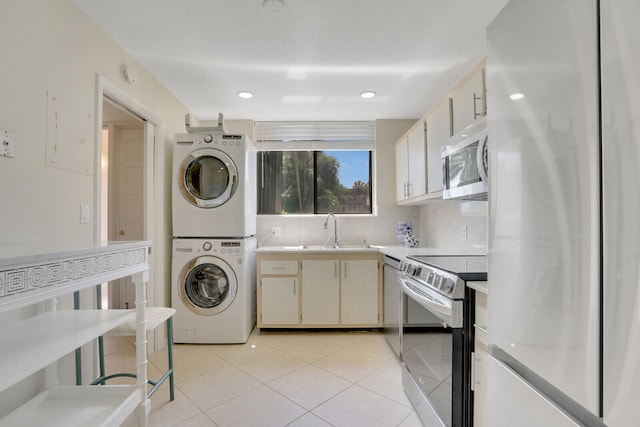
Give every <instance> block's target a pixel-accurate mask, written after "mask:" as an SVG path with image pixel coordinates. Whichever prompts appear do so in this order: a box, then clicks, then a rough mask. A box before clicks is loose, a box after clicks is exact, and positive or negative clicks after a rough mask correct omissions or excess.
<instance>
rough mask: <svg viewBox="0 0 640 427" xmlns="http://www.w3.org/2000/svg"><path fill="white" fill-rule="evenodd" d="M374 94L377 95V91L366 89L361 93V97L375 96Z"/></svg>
mask: <svg viewBox="0 0 640 427" xmlns="http://www.w3.org/2000/svg"><path fill="white" fill-rule="evenodd" d="M374 96H376V93H375V92H373V91H370V90H368V91H365V92H362V93H361V94H360V97H361V98H364V99H369V98H373V97H374Z"/></svg>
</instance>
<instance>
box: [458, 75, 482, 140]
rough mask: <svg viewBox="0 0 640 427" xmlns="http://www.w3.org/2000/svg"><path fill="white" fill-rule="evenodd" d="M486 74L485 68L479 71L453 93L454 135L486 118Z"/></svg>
mask: <svg viewBox="0 0 640 427" xmlns="http://www.w3.org/2000/svg"><path fill="white" fill-rule="evenodd" d="M484 73H485V71H484V68H483V69H481V70H478V72H476V73H474V74H473V75H471V76H470V77H469V80H467V81H466V82H465V83H464V84H463V85H462V86H460V87H459V88H458V89H456V90H455V91H454V92H453V133H454V135H455V134H457V133H459V132H461V131H462V130H464V129H465V128H466V127H468V126H469V125H472V124H473V123H474V122H475V121H476V120H478V119H481V118H482V117H484V116H486V105H487V102H486V92H485V82H484V75H485V74H484Z"/></svg>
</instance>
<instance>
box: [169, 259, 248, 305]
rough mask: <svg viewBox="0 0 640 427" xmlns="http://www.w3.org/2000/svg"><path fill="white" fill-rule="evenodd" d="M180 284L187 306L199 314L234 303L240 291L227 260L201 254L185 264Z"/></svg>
mask: <svg viewBox="0 0 640 427" xmlns="http://www.w3.org/2000/svg"><path fill="white" fill-rule="evenodd" d="M177 286H178V294H179V295H180V299H181V300H182V303H183V304H184V306H185V307H187V308H188V309H189V310H191V311H192V312H194V313H196V314H199V315H202V316H211V315H214V314H218V313H222V312H223V311H224V310H226V309H227V308H228V307H229V306H230V305H231V303H232V302H233V300H234V299H235V297H236V293H237V291H238V280H237V278H236V275H235V272H234V271H233V269H232V268H231V266H230V265H229V264H227V263H226V262H225V261H223V260H221V259H220V258H217V257H214V256H201V257H198V258H195V259H193V260H191V261H189V262H188V263H187V264H186V265H185V266H184V267H183V268H182V270H181V271H180V276H179V277H178V284H177Z"/></svg>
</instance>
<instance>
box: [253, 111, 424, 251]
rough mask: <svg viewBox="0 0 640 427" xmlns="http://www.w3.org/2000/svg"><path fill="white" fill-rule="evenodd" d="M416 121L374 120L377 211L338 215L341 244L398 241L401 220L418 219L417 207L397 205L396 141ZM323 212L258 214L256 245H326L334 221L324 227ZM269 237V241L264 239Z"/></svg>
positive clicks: (389, 242) (390, 242) (331, 233)
mask: <svg viewBox="0 0 640 427" xmlns="http://www.w3.org/2000/svg"><path fill="white" fill-rule="evenodd" d="M415 122H416V121H415V120H376V156H375V162H376V171H375V172H376V175H375V177H374V182H375V191H376V198H377V206H378V214H377V215H376V216H338V234H339V238H340V239H341V240H342V242H343V243H344V244H360V243H362V241H363V239H366V240H367V243H370V244H398V242H397V240H396V235H395V228H396V224H397V223H398V222H400V221H403V222H406V221H411V222H413V223H414V224H417V223H418V222H419V208H418V207H405V206H403V207H398V206H396V195H395V174H396V172H395V160H394V159H395V142H396V140H397V139H398V138H399V137H400V136H402V134H403V133H405V132H406V131H407V129H409V128H410V127H411V126H412V125H413V124H414V123H415ZM324 221H325V215H314V216H309V215H307V216H298V217H296V216H291V215H287V216H280V215H260V216H258V227H257V233H256V235H257V238H258V244H259V245H260V244H262V243H264V242H265V241H266V245H271V246H275V245H300V244H328V243H330V242H332V241H333V220H331V221H330V222H329V226H328V229H326V230H325V229H323V227H322V225H323V224H324ZM271 227H281V228H282V236H281V237H275V236H273V237H270V236H271ZM267 239H268V241H267Z"/></svg>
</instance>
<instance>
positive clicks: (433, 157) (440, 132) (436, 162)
mask: <svg viewBox="0 0 640 427" xmlns="http://www.w3.org/2000/svg"><path fill="white" fill-rule="evenodd" d="M450 131H451V123H450V117H449V103H447V102H444V101H443V102H442V103H440V105H439V106H438V107H437V108H436V109H435V110H433V112H432V113H431V114H429V116H427V175H428V176H427V187H428V190H429V191H428V192H429V193H435V192H436V191H442V147H443V146H445V145H447V144H448V142H449V137H450V136H451V135H450Z"/></svg>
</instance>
